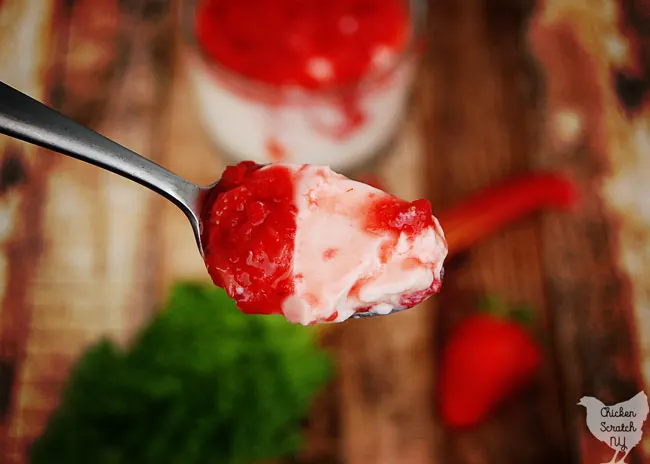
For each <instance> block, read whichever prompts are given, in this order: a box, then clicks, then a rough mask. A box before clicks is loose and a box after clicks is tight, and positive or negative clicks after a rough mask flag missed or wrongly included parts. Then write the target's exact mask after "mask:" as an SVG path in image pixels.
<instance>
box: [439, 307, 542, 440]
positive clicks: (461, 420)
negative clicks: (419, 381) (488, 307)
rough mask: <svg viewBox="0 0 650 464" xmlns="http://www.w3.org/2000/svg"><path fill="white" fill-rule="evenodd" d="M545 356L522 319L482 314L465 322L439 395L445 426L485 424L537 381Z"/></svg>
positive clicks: (445, 358)
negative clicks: (498, 409)
mask: <svg viewBox="0 0 650 464" xmlns="http://www.w3.org/2000/svg"><path fill="white" fill-rule="evenodd" d="M541 358H542V356H541V350H540V346H539V344H538V343H537V341H536V340H535V339H534V338H533V337H532V336H531V334H530V332H529V331H528V330H527V329H526V328H525V327H524V326H523V325H522V323H520V322H519V321H517V320H514V319H512V318H510V317H508V316H505V317H504V316H499V315H495V314H491V313H479V314H475V315H472V316H470V317H468V318H467V319H465V320H463V321H461V322H460V324H459V325H458V326H457V327H456V328H455V330H454V331H453V332H452V334H451V336H450V339H449V341H448V343H447V344H446V346H445V348H444V349H443V353H442V360H441V371H440V379H439V383H438V392H439V396H440V397H439V406H440V414H441V416H442V419H443V420H444V422H445V424H446V425H447V426H449V427H452V428H465V427H470V426H473V425H477V424H478V423H480V422H481V421H482V420H483V419H485V418H486V417H487V416H489V414H490V413H491V412H492V411H494V409H495V408H496V407H497V406H499V405H500V404H502V403H503V402H504V401H505V400H507V399H508V398H509V397H510V396H511V395H513V394H515V393H516V392H517V391H519V390H520V389H522V388H523V387H525V386H526V385H527V384H528V383H529V382H530V381H531V380H532V378H533V377H534V376H535V374H536V373H537V371H538V370H539V367H540V364H541Z"/></svg>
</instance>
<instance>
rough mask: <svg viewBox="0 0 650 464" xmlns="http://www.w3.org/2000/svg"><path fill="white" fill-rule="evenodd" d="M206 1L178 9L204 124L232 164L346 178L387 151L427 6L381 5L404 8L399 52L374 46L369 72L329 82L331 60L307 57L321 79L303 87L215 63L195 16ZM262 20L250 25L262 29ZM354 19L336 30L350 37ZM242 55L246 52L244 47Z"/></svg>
mask: <svg viewBox="0 0 650 464" xmlns="http://www.w3.org/2000/svg"><path fill="white" fill-rule="evenodd" d="M205 1H214V0H185V1H184V4H183V16H182V22H183V24H182V25H183V30H184V35H185V38H186V42H187V44H188V45H189V52H190V53H189V56H188V64H189V76H190V81H191V84H192V87H193V90H194V94H195V97H196V99H197V104H198V108H199V111H200V115H201V119H202V123H203V125H204V127H205V129H206V130H207V132H208V133H209V135H210V136H211V138H212V140H213V141H214V142H215V144H216V145H217V146H218V148H219V150H220V152H221V153H222V154H223V155H224V156H225V157H226V158H228V161H229V162H239V161H243V160H251V161H256V162H258V163H268V162H286V163H295V164H322V165H329V166H330V167H331V168H332V169H333V170H335V171H339V172H343V173H346V172H350V171H352V170H354V169H357V168H359V167H361V166H364V165H367V164H368V163H369V162H370V161H372V160H373V159H374V158H375V157H376V156H377V155H378V154H380V153H382V152H383V151H384V150H385V148H386V147H387V146H388V145H390V143H391V142H392V140H393V139H394V137H395V135H396V133H397V132H398V130H399V129H400V127H401V123H402V122H403V121H404V119H405V117H406V111H407V108H408V101H409V96H410V91H411V88H412V83H413V77H414V71H415V66H416V57H417V53H416V44H417V43H418V39H419V36H420V34H421V31H422V26H423V24H424V22H425V15H426V0H410V1H406V3H401V2H403V1H405V0H379V1H385V2H390V1H393V2H399V3H398V4H399V5H400V8H402V6H404V7H405V8H402V9H403V10H404V24H403V28H404V41H403V45H402V46H401V48H400V49H399V50H397V51H395V50H391V49H389V48H387V47H384V48H383V49H382V48H381V47H377V50H376V53H375V52H374V51H373V55H372V59H371V61H369V63H371V65H372V66H369V67H368V70H367V72H362V73H360V75H359V76H358V78H357V77H353V78H352V79H351V80H348V81H346V82H344V83H340V82H328V81H327V75H328V73H329V72H331V66H330V64H331V63H330V62H328V60H326V59H322V58H318V57H312V58H309V60H308V62H307V63H306V68H308V74H306V75H307V76H308V77H309V76H312V77H314V81H315V80H316V79H317V78H318V77H319V76H323V77H324V78H323V82H322V83H321V82H316V84H315V85H314V82H313V81H310V82H309V85H303V83H300V82H297V83H291V82H286V79H285V82H273V80H272V79H269V80H265V79H260V78H256V77H254V76H255V73H246V72H242V71H241V70H235V69H233V68H234V66H230V65H228V64H227V63H224V61H223V60H221V61H220V60H218V59H216V58H215V57H214V53H210V52H209V49H210V46H212V45H213V44H211V43H209V40H208V39H205V38H202V37H201V34H199V33H198V24H199V23H198V21H199V18H200V16H199V14H208V13H207V12H205V13H201V10H200V9H199V8H198V7H200V6H201V5H202V2H205ZM321 1H322V0H321ZM362 1H366V0H362ZM371 1H372V0H371ZM375 1H377V0H375ZM244 3H247V2H244ZM258 3H259V2H258ZM270 3H273V2H270ZM366 3H367V2H366ZM325 4H326V3H323V5H325ZM250 15H251V16H250V18H251V20H253V18H259V16H255V13H254V12H251V13H250ZM244 20H245V18H244ZM265 20H266V19H261V18H260V19H254V21H259V22H260V24H261V23H263V22H264V21H265ZM346 20H347V22H346ZM269 21H270V20H269ZM316 21H318V17H316ZM355 21H356V20H355V18H354V17H343V18H341V21H339V23H338V27H340V28H342V30H345V29H343V28H347V30H348V31H351V33H354V30H355V29H354V28H355V26H356V27H357V28H358V27H359V23H358V21H357V22H355ZM375 21H376V20H375ZM292 24H293V23H292ZM362 25H363V24H362ZM377 26H378V27H381V24H377V25H375V27H377ZM215 29H216V28H215ZM233 29H234V30H235V31H237V29H236V28H233V27H230V31H229V32H227V33H230V34H232V30H233ZM251 34H252V33H251ZM243 35H244V36H245V35H246V32H244V33H243ZM295 38H296V40H300V38H301V37H300V35H299V34H297V35H296V37H295ZM244 39H246V37H244ZM218 40H219V41H220V42H221V38H218ZM268 40H274V39H272V38H269V39H268ZM292 40H293V39H292ZM328 44H329V42H328ZM215 47H216V46H215ZM242 53H243V54H245V53H247V51H246V49H245V47H244V48H242ZM346 59H348V60H349V55H348V56H347V57H346ZM257 62H259V63H260V65H261V64H262V63H263V62H266V66H267V67H266V68H262V70H263V71H264V70H268V71H273V70H275V69H276V68H274V66H276V63H277V61H273V60H272V59H269V57H267V56H263V55H260V56H259V59H257ZM277 66H280V65H277ZM352 66H354V62H352Z"/></svg>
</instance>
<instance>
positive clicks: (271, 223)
mask: <svg viewBox="0 0 650 464" xmlns="http://www.w3.org/2000/svg"><path fill="white" fill-rule="evenodd" d="M261 167H262V166H260V165H258V164H256V163H253V162H250V161H246V162H242V163H240V164H238V165H236V166H230V167H228V168H226V170H225V171H224V173H223V176H222V178H221V180H220V181H219V183H218V184H217V185H216V186H215V188H214V189H213V190H212V192H211V196H210V198H209V199H208V200H207V206H206V208H207V209H206V211H205V212H204V218H203V220H204V224H205V229H204V231H203V236H202V242H203V246H204V259H205V264H206V267H207V269H208V273H209V274H210V276H211V277H212V280H213V281H214V283H215V284H216V285H218V286H219V287H222V288H224V289H225V290H226V292H227V293H228V295H229V296H230V297H231V298H233V299H234V300H235V301H236V302H237V305H238V306H239V308H240V309H241V310H242V311H243V312H245V313H249V314H282V302H283V300H284V299H285V298H286V297H287V296H288V295H290V294H291V293H293V290H294V286H293V278H292V258H293V252H294V238H295V236H296V212H297V210H296V207H295V205H294V200H293V199H294V187H293V179H292V173H291V171H289V170H288V169H287V168H286V167H284V166H277V165H274V166H269V167H267V168H266V169H264V170H261V171H260V168H261Z"/></svg>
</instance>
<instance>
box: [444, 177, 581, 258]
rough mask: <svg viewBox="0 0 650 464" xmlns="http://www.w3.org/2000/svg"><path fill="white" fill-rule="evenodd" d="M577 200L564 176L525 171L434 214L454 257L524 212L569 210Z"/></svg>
mask: <svg viewBox="0 0 650 464" xmlns="http://www.w3.org/2000/svg"><path fill="white" fill-rule="evenodd" d="M577 199H578V195H577V192H576V187H575V185H574V184H573V182H572V181H571V180H570V179H568V178H566V177H564V176H563V175H561V174H559V173H553V172H550V173H537V174H527V175H524V176H521V177H517V178H515V179H514V180H510V181H507V182H505V183H504V184H501V185H497V186H495V187H490V188H488V189H486V190H483V191H482V192H480V193H478V194H477V195H474V196H472V197H470V198H468V199H466V200H463V201H462V202H460V203H459V204H458V205H456V206H452V207H451V208H449V209H448V210H445V211H443V212H441V213H440V214H438V215H437V217H438V220H439V221H440V224H441V226H442V229H443V230H444V231H445V237H446V239H447V245H448V247H449V256H453V255H454V254H455V253H459V252H462V251H465V250H466V249H468V248H469V247H471V246H472V245H474V244H475V243H476V242H478V241H479V240H481V239H483V238H485V237H487V236H489V235H490V234H492V233H494V232H496V231H497V230H499V229H501V228H503V227H505V226H507V225H509V224H510V223H512V222H514V221H516V220H517V219H520V218H522V217H523V216H525V215H527V214H530V213H533V212H535V211H538V210H542V209H546V208H551V209H568V208H571V207H572V206H574V205H575V204H576V202H577Z"/></svg>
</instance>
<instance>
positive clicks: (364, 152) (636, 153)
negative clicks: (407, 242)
mask: <svg viewBox="0 0 650 464" xmlns="http://www.w3.org/2000/svg"><path fill="white" fill-rule="evenodd" d="M206 2H207V3H210V4H211V6H210V8H211V9H210V8H206V10H205V11H203V13H202V14H203V16H201V15H200V14H198V13H196V12H195V10H194V7H195V3H194V2H190V1H189V0H187V1H186V0H130V1H129V0H101V1H97V0H94V1H93V0H66V1H63V0H40V1H37V0H0V80H2V81H3V82H6V83H7V84H9V85H11V86H13V87H16V88H17V89H19V90H21V91H23V92H25V93H28V94H29V95H31V96H33V97H34V98H36V99H39V100H41V101H44V102H46V103H47V104H49V105H51V106H53V107H55V108H57V109H58V110H59V111H61V112H63V113H64V114H66V115H68V116H70V117H72V118H73V119H75V120H77V121H79V122H81V123H83V124H85V125H88V126H90V127H92V128H93V129H95V130H97V131H99V132H101V133H102V134H104V135H106V136H108V137H110V138H112V139H114V140H116V141H118V142H119V143H121V144H123V145H125V146H127V147H128V148H130V149H132V150H134V151H136V152H138V153H141V154H143V155H144V156H147V157H149V158H151V159H153V160H155V161H156V162H158V163H159V164H162V165H163V166H165V167H167V168H168V169H170V170H172V171H174V172H176V173H178V174H179V175H181V176H183V177H185V178H187V179H189V180H191V181H192V182H196V183H198V184H203V185H207V184H209V183H211V182H213V181H214V180H215V179H217V178H219V176H220V174H221V172H222V170H223V169H224V167H225V166H226V164H228V163H233V162H236V161H238V160H240V159H247V158H253V157H256V158H257V160H258V161H262V162H267V161H273V160H286V161H293V162H319V163H320V162H323V163H326V164H332V166H333V167H334V168H335V169H337V170H339V171H341V172H345V173H346V174H348V175H350V176H352V177H354V178H356V179H360V180H364V181H366V182H368V183H372V184H374V185H378V186H380V187H381V188H383V189H385V190H387V191H390V192H391V193H394V194H396V195H398V196H401V197H403V198H405V199H408V200H413V199H416V198H427V199H429V200H430V201H431V203H432V205H433V209H434V213H435V214H436V215H437V216H438V217H439V218H440V221H441V224H442V226H443V228H444V229H445V233H446V235H447V238H448V241H449V249H450V255H449V258H448V260H447V262H446V266H445V271H446V272H445V277H444V284H443V288H442V291H441V293H440V294H439V295H436V296H434V297H433V298H431V299H430V300H429V301H428V302H425V303H423V304H421V305H420V306H419V307H416V308H414V309H412V310H410V311H407V312H404V313H401V314H398V315H394V316H391V317H386V318H383V317H381V318H374V319H372V320H370V319H367V320H363V319H362V320H357V321H348V322H345V323H342V324H336V325H324V326H318V327H310V328H303V327H299V326H292V325H289V324H288V323H285V322H284V321H283V320H282V319H278V318H277V317H253V316H250V317H245V316H242V315H241V314H240V313H239V312H238V311H237V310H236V309H235V308H234V307H233V305H232V302H231V301H230V300H228V298H226V297H225V296H224V295H223V294H222V293H221V292H220V291H219V290H218V289H213V288H212V287H211V284H210V281H209V277H208V275H207V273H206V271H205V267H204V265H203V262H202V260H201V257H200V255H199V254H198V253H197V251H196V245H195V243H194V238H193V235H192V232H191V229H190V227H189V226H188V224H187V221H186V219H185V218H184V217H183V215H182V213H180V211H178V210H177V209H176V208H175V207H174V206H172V205H171V204H170V203H168V202H166V201H165V200H163V199H162V198H159V197H157V196H156V195H155V194H154V193H152V192H149V191H147V190H145V189H143V188H141V187H139V186H137V185H135V184H132V183H130V182H129V181H127V180H124V179H122V178H119V177H117V176H114V175H111V174H108V173H106V172H103V171H100V170H99V169H97V168H94V167H91V166H88V165H85V164H83V163H81V162H78V161H75V160H72V159H68V158H65V157H63V156H60V155H56V154H53V153H51V152H48V151H47V150H44V149H38V148H35V147H33V146H30V145H27V144H23V143H20V142H18V141H15V140H11V139H9V138H7V137H4V136H0V463H2V464H5V463H6V464H17V463H26V462H35V463H41V462H45V463H64V462H65V463H90V462H97V463H149V462H151V463H154V462H155V463H165V462H169V463H172V462H173V463H212V462H214V463H248V462H250V463H253V462H286V463H290V462H291V463H304V464H316V463H346V464H347V463H349V464H365V463H377V464H392V463H408V464H421V463H422V464H424V463H450V464H451V463H499V464H505V463H523V462H527V463H548V462H561V463H564V462H566V463H578V462H580V463H599V462H607V461H609V460H610V459H611V456H612V454H613V450H612V449H610V448H609V447H608V446H607V445H606V444H605V443H601V442H600V441H598V440H597V439H596V438H595V437H594V436H593V435H592V433H590V431H589V429H588V427H587V424H586V419H585V417H586V415H585V409H584V408H583V407H581V406H578V405H577V403H578V401H579V399H580V398H581V397H582V396H594V397H597V398H599V399H600V400H602V401H603V403H605V404H614V403H618V402H622V401H627V400H629V399H630V398H632V397H633V396H634V395H635V394H636V393H638V392H639V391H641V390H645V388H646V384H647V382H648V380H649V377H650V370H649V369H650V365H649V364H648V357H647V356H646V354H650V331H649V327H650V284H649V283H648V278H647V276H646V271H645V263H646V262H648V260H649V259H650V182H649V180H650V156H648V154H647V151H648V150H649V149H650V106H649V103H648V102H649V98H650V97H649V96H648V92H647V90H648V88H650V87H649V86H650V63H649V61H648V60H649V55H648V53H650V49H649V48H648V45H649V42H648V40H649V39H648V37H650V4H649V3H648V2H647V1H646V0H599V1H593V0H589V1H588V0H544V1H537V2H533V1H525V0H490V1H488V0H429V2H428V4H427V2H426V1H421V2H418V1H412V2H409V3H408V5H407V8H405V9H404V10H402V9H400V8H399V5H401V6H402V7H403V6H404V4H402V3H400V2H398V0H394V1H393V2H392V3H391V1H390V0H363V1H362V0H358V1H352V0H346V1H343V0H340V1H337V2H332V3H331V4H330V3H327V4H326V3H323V2H320V3H319V2H309V1H307V0H303V1H300V0H286V1H282V2H270V1H262V0H257V1H252V0H250V1H247V2H243V1H242V2H241V3H238V2H233V1H226V0H222V1H221V2H219V1H217V0H213V1H208V0H206ZM396 2H397V3H396ZM307 4H309V5H311V6H309V7H307V6H305V5H307ZM398 4H399V5H398ZM328 5H329V6H328ZM396 5H397V6H396ZM310 8H311V9H310ZM391 8H393V9H391ZM395 8H396V9H395ZM197 11H198V10H197ZM277 11H281V12H282V14H284V15H285V16H282V14H276V13H277ZM402 11H406V12H407V14H405V15H403V16H400V12H402ZM296 12H299V13H296ZM228 15H230V16H228ZM310 15H311V16H310ZM188 18H189V19H188ZM196 18H202V20H203V23H201V21H200V20H198V19H196ZM283 18H284V19H283ZM286 18H290V20H289V19H286ZM296 18H298V19H300V20H304V21H303V22H300V21H298V19H296ZM318 18H328V19H327V21H330V22H326V21H325V19H322V21H321V20H320V19H318ZM194 21H197V22H196V24H199V23H201V24H203V26H202V27H203V29H201V28H200V27H199V28H198V29H197V26H196V24H195V22H194ZM283 21H284V22H283ZM310 21H311V22H310ZM319 21H320V22H319ZM332 21H334V22H332ZM400 21H401V22H400ZM295 24H299V25H300V26H301V27H303V28H302V29H301V28H300V27H293V26H295ZM288 25H291V26H292V27H293V28H289V26H288ZM405 25H406V26H408V25H411V26H413V28H409V27H405ZM330 26H331V27H332V28H333V29H332V30H334V29H335V30H337V31H338V32H337V34H338V35H336V34H333V33H332V34H331V35H332V37H333V36H336V37H335V38H332V37H330V35H328V34H329V31H330V29H328V27H330ZM336 28H338V29H336ZM197 31H199V32H197ZM200 31H203V32H202V33H201V32H200ZM221 31H224V33H223V34H220V33H221ZM287 31H290V32H291V34H289V35H290V36H287ZM300 31H303V32H300ZM314 31H320V32H318V33H316V32H314ZM405 31H406V32H405ZM357 33H358V34H363V35H362V36H360V37H361V38H360V39H358V40H357V39H356V38H355V37H356V36H355V35H354V34H357ZM283 34H284V35H283ZM339 36H340V37H339ZM343 36H346V37H347V36H352V39H350V40H352V42H345V40H348V39H349V38H348V39H345V40H344V38H341V37H343ZM323 37H325V38H323ZM224 38H225V39H224ZM226 39H227V40H226ZM307 39H309V40H307ZM283 41H285V42H283ZM309 41H311V42H309ZM287 43H290V44H293V45H292V47H294V48H295V49H296V50H297V49H300V50H301V53H303V55H301V56H303V57H304V56H306V57H307V58H305V59H306V60H307V61H305V66H306V68H305V69H307V70H308V72H306V73H302V74H300V73H298V74H293V75H292V74H290V73H289V74H282V72H281V70H282V69H284V68H282V67H281V66H280V65H279V64H277V63H280V62H281V61H282V56H283V55H282V50H283V49H282V48H281V47H280V46H279V45H277V44H285V45H286V44H287ZM305 43H310V44H311V45H310V47H315V48H316V49H318V50H320V51H322V50H328V52H327V53H330V54H329V55H327V56H325V55H323V56H313V54H312V55H310V51H309V50H310V48H309V47H307V46H305V48H301V47H303V45H304V44H305ZM350 43H355V44H364V43H372V44H374V45H377V44H379V45H381V47H379V48H373V51H372V54H371V55H369V54H368V50H366V49H364V48H363V45H358V46H357V45H355V47H356V48H354V50H355V51H354V53H353V52H352V51H349V50H351V48H350V45H349V44H350ZM263 44H268V47H267V48H264V46H266V45H264V46H263ZM274 44H275V45H277V47H275V48H274ZM323 44H325V46H323ZM345 44H348V45H345ZM321 46H322V47H321ZM318 47H320V48H318ZM337 47H338V48H337ZM382 47H383V48H382ZM391 47H392V48H391ZM312 49H313V48H312ZM341 49H345V50H348V52H347V54H344V53H343V54H338V55H337V53H338V52H339V51H340V50H341ZM251 50H256V51H255V53H253V52H251ZM265 50H266V51H265ZM269 50H270V51H269ZM364 50H365V51H364ZM395 51H397V53H395ZM247 53H248V54H247ZM271 53H275V55H272V54H271ZM319 53H320V52H319ZM355 53H356V54H355ZM364 60H365V61H364ZM289 61H290V60H285V61H283V63H285V64H286V63H287V62H289ZM341 63H346V64H345V65H343V64H341ZM339 65H340V67H337V66H339ZM271 71H273V72H271ZM276 71H277V72H276ZM339 71H340V72H341V74H340V76H343V75H345V76H347V77H345V79H344V78H343V77H341V79H340V80H337V76H339V74H337V73H338V72H339ZM343 71H345V72H348V74H345V73H344V72H343ZM371 71H372V72H371ZM242 76H243V77H242ZM333 76H334V77H333ZM330 80H331V81H335V82H334V83H336V84H341V85H339V87H341V88H342V89H343V90H340V89H339V90H338V91H337V92H334V95H331V94H327V95H326V94H325V93H324V92H322V91H321V87H327V86H326V85H325V84H326V83H331V82H330ZM258 81H264V82H263V85H261V84H260V83H259V82H258ZM368 82H369V83H368ZM287 83H291V84H293V85H298V88H299V89H300V91H298V92H285V91H284V90H281V89H283V88H284V87H283V85H284V84H287ZM285 87H286V86H285ZM271 107H272V108H271ZM269 108H271V109H269ZM305 121H307V122H305ZM314 121H315V122H314ZM486 308H487V310H490V311H493V312H495V311H501V312H502V313H503V312H507V313H508V312H509V314H511V315H513V317H514V315H515V313H516V314H521V313H522V312H525V313H526V315H527V321H528V322H527V326H525V327H524V326H522V325H517V328H512V327H510V326H509V327H508V330H507V331H505V332H503V331H500V330H501V329H503V328H502V327H500V328H499V329H498V330H497V328H495V327H496V325H497V324H496V323H495V322H494V320H488V321H485V320H483V322H482V324H479V325H478V328H477V325H476V324H474V326H473V329H472V330H473V332H471V331H470V333H472V334H473V336H467V335H465V336H464V338H463V336H462V335H459V332H458V327H463V326H464V327H465V328H467V327H469V323H468V321H472V318H473V317H475V315H476V314H477V312H478V311H485V310H486ZM490 317H492V316H490ZM495 317H496V316H495ZM474 320H475V319H474ZM521 327H524V328H521ZM518 331H519V332H518ZM521 331H524V332H521ZM465 333H467V330H466V331H465ZM513 333H516V334H517V335H516V336H515V335H512V334H513ZM522 333H525V334H526V335H524V337H525V340H526V343H528V344H525V347H526V350H532V352H533V353H535V354H536V355H537V356H538V358H539V362H538V363H532V364H531V363H529V364H526V359H523V358H524V357H523V355H522V353H523V352H525V351H526V350H525V349H524V348H523V347H522V345H518V344H517V343H522V342H521V337H520V336H519V335H521V334H522ZM452 342H453V343H452ZM450 345H454V346H456V351H454V350H453V349H451V348H449V346H450ZM461 345H462V346H463V347H464V350H460V351H463V353H465V354H464V357H461V356H460V355H459V350H458V346H461ZM467 353H470V354H469V355H468V354H467ZM504 353H506V354H504ZM524 374H525V375H524ZM450 378H453V379H455V383H454V381H452V380H449V381H443V380H441V379H450ZM458 392H460V394H459V393H458ZM454 393H456V395H455V396H454ZM459 396H460V399H459ZM470 398H471V399H472V400H471V401H470ZM477 398H479V399H478V400H477ZM468 405H469V406H468ZM472 408H473V409H472ZM461 425H462V427H461ZM638 438H639V439H641V433H639V437H638ZM626 462H628V463H642V462H650V440H649V439H642V440H641V442H640V444H639V445H638V446H636V447H635V448H634V449H633V450H632V452H631V453H630V455H629V456H628V457H627V459H626Z"/></svg>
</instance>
